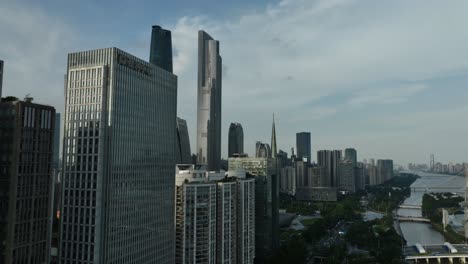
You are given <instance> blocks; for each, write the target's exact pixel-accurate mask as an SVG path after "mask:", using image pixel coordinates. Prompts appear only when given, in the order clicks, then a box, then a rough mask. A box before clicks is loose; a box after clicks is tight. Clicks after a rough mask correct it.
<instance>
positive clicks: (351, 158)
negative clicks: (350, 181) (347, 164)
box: [345, 148, 357, 167]
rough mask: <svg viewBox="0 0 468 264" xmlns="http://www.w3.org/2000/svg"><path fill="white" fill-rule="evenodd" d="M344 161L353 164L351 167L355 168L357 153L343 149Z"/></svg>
mask: <svg viewBox="0 0 468 264" xmlns="http://www.w3.org/2000/svg"><path fill="white" fill-rule="evenodd" d="M345 159H346V160H349V161H351V162H352V163H353V166H354V167H356V166H357V151H356V150H355V149H353V148H347V149H345Z"/></svg>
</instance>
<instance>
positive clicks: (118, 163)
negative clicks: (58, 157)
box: [60, 48, 177, 264]
mask: <svg viewBox="0 0 468 264" xmlns="http://www.w3.org/2000/svg"><path fill="white" fill-rule="evenodd" d="M176 108H177V76H175V75H173V74H171V73H170V72H168V71H166V70H163V69H161V68H159V67H156V66H154V65H153V64H150V63H148V62H145V61H143V60H141V59H139V58H137V57H135V56H132V55H130V54H128V53H125V52H123V51H121V50H119V49H117V48H107V49H98V50H92V51H84V52H77V53H71V54H69V55H68V68H67V80H66V94H65V125H64V128H65V130H64V146H63V190H62V197H63V199H62V210H61V212H62V217H61V230H60V234H61V245H60V261H61V263H64V264H66V263H174V255H175V254H174V244H175V243H174V207H175V206H174V190H175V181H174V175H175V174H174V170H175V168H174V164H175V156H176V153H175V147H174V146H176V138H175V135H176V127H175V125H174V120H176Z"/></svg>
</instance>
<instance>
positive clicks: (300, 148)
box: [296, 132, 312, 162]
mask: <svg viewBox="0 0 468 264" xmlns="http://www.w3.org/2000/svg"><path fill="white" fill-rule="evenodd" d="M296 150H297V158H298V159H301V160H302V159H304V158H306V159H307V162H310V161H311V160H312V157H311V155H312V152H311V146H310V132H299V133H296Z"/></svg>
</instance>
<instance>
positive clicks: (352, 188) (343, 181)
mask: <svg viewBox="0 0 468 264" xmlns="http://www.w3.org/2000/svg"><path fill="white" fill-rule="evenodd" d="M337 187H338V190H340V191H347V192H350V193H354V192H356V175H355V171H354V164H353V162H352V161H351V160H347V159H346V160H341V161H340V162H339V163H338V185H337Z"/></svg>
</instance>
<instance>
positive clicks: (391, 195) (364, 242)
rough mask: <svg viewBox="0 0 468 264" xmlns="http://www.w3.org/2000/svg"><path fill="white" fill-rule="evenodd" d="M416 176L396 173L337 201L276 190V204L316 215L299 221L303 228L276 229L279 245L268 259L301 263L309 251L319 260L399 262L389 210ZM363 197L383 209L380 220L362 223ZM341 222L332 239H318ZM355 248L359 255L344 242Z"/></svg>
mask: <svg viewBox="0 0 468 264" xmlns="http://www.w3.org/2000/svg"><path fill="white" fill-rule="evenodd" d="M417 178H418V177H417V176H416V175H412V174H402V175H400V176H397V177H394V178H393V179H391V180H390V181H388V182H386V183H384V184H382V185H378V186H373V187H370V188H368V189H366V191H364V192H360V193H356V194H352V195H347V196H345V197H340V199H339V201H338V202H306V201H297V200H295V199H294V197H292V196H288V195H280V208H283V209H286V212H288V213H295V214H297V215H316V214H317V211H319V212H320V216H321V218H315V219H308V220H304V221H303V222H302V223H303V225H304V226H305V229H304V230H301V231H295V230H289V229H283V230H281V234H280V237H281V248H280V249H279V250H278V251H277V252H276V253H275V254H274V256H273V257H272V258H271V260H270V263H305V262H306V261H307V260H310V257H311V256H324V257H326V258H327V259H326V260H325V262H322V263H343V261H345V260H346V261H347V263H401V255H402V251H401V250H402V249H401V247H402V245H403V243H404V240H403V239H402V238H401V237H400V236H399V235H398V234H397V232H396V231H395V229H394V228H393V218H392V213H391V212H392V210H394V209H396V208H397V207H398V205H399V204H400V203H401V202H403V200H404V199H405V198H406V197H408V196H409V195H410V193H411V190H410V188H409V186H410V185H411V184H412V183H413V182H414V181H415V180H416V179H417ZM363 196H364V197H366V196H367V197H368V202H369V204H368V206H369V207H370V208H371V209H374V210H375V211H380V212H384V213H385V212H387V214H385V216H384V217H383V218H382V219H377V220H373V221H369V222H364V221H363V217H362V213H363V212H364V210H365V208H364V207H363V206H362V203H361V198H362V197H363ZM337 225H341V226H343V227H344V229H346V230H347V232H346V233H345V235H343V236H342V237H340V238H338V239H336V240H334V243H331V244H327V243H325V244H324V243H323V241H324V240H326V238H327V237H330V236H332V234H331V232H332V231H331V230H333V229H334V228H336V226H337ZM350 246H351V247H353V248H358V249H359V250H358V252H359V254H354V253H349V251H348V247H350Z"/></svg>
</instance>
